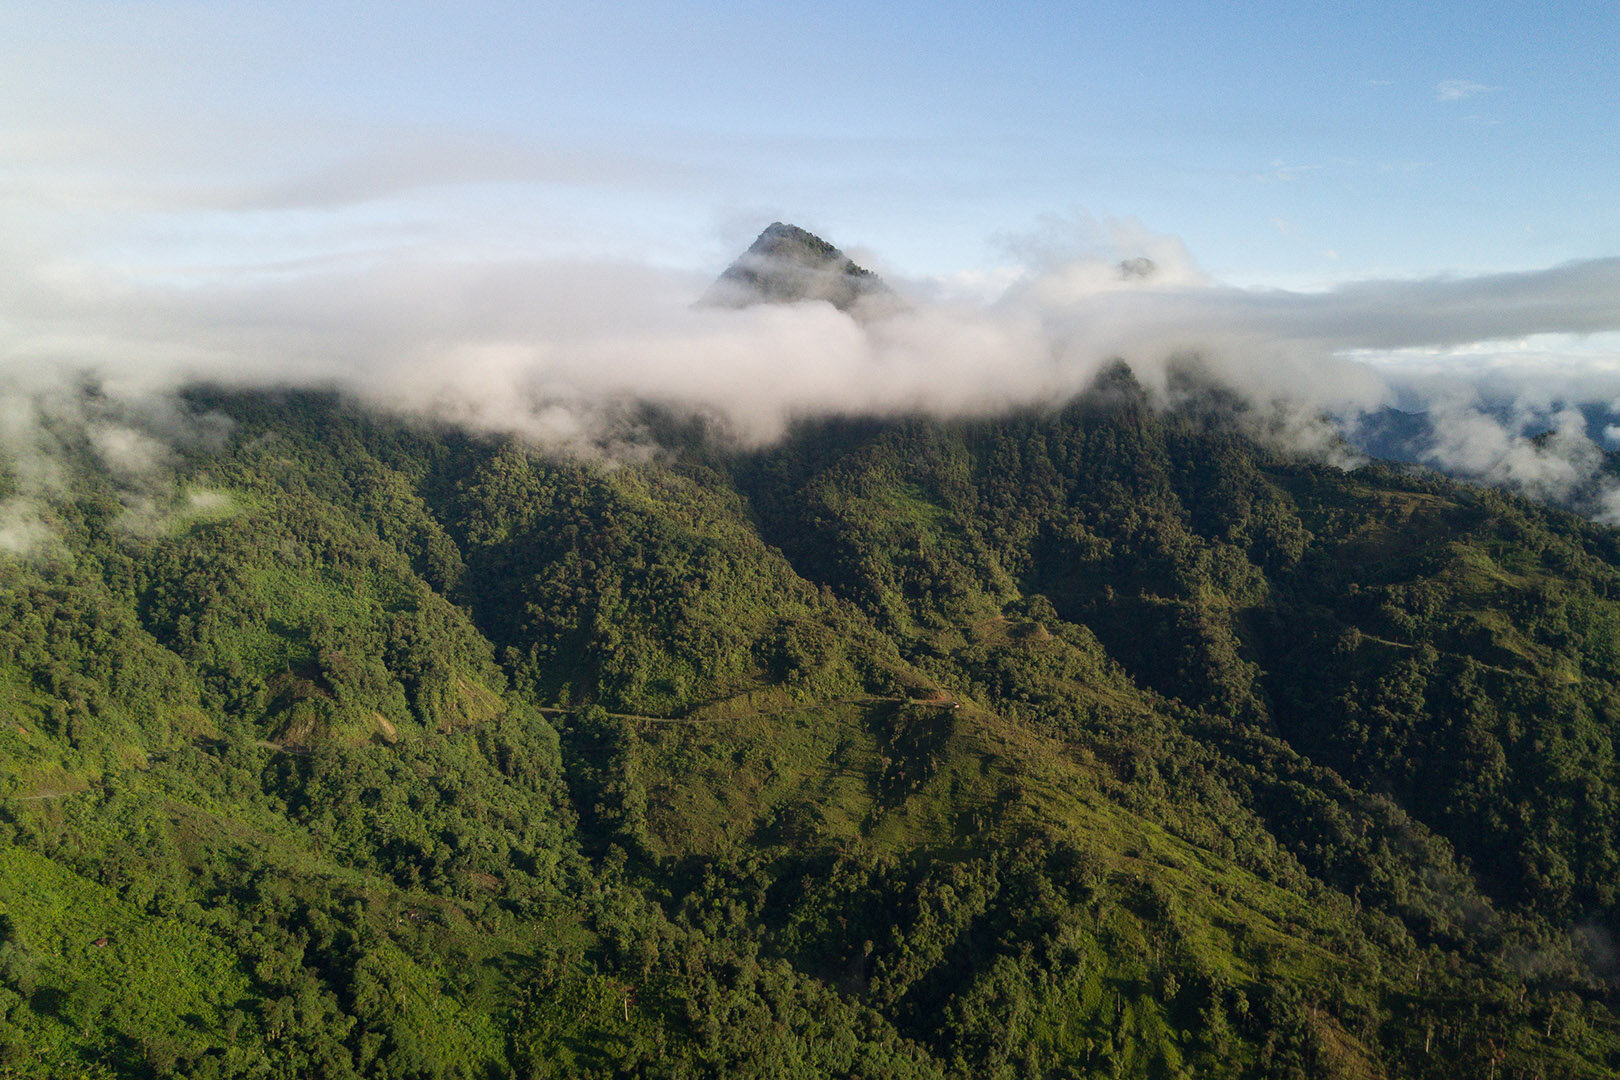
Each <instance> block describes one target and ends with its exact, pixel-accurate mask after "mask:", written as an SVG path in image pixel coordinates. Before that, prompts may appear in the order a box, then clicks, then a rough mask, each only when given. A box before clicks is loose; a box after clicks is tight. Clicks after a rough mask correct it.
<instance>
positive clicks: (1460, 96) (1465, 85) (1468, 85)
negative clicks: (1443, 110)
mask: <svg viewBox="0 0 1620 1080" xmlns="http://www.w3.org/2000/svg"><path fill="white" fill-rule="evenodd" d="M1495 89H1496V87H1494V86H1486V85H1485V84H1484V83H1477V82H1471V81H1469V80H1468V79H1446V80H1445V81H1443V82H1441V83H1440V84H1438V85H1437V86H1436V87H1435V88H1434V100H1436V101H1465V100H1467V99H1468V98H1471V97H1474V96H1476V95H1479V94H1488V93H1490V92H1491V91H1492V90H1495Z"/></svg>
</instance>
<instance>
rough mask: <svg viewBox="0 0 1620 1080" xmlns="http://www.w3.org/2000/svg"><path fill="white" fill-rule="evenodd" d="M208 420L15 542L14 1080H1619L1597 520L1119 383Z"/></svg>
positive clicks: (1610, 614) (0, 958)
mask: <svg viewBox="0 0 1620 1080" xmlns="http://www.w3.org/2000/svg"><path fill="white" fill-rule="evenodd" d="M192 406H193V407H194V408H195V409H196V410H198V411H209V412H217V413H221V414H224V415H228V416H230V417H232V418H233V420H234V427H233V428H232V433H231V436H230V438H229V440H228V441H227V442H226V443H225V444H224V445H223V446H222V447H220V448H218V449H194V450H190V451H188V452H187V455H188V456H187V457H186V458H185V460H184V461H183V463H182V464H181V466H180V467H179V470H178V474H177V475H176V477H175V478H174V481H173V483H174V487H173V491H172V492H171V493H170V495H169V496H168V501H167V502H166V503H164V504H163V505H161V506H159V507H158V508H157V509H156V510H153V509H151V508H147V509H146V510H145V511H143V512H144V514H145V516H144V517H142V518H141V519H140V521H139V522H137V521H136V519H135V518H133V517H132V516H131V513H130V511H129V510H127V509H126V506H125V503H126V501H127V500H121V497H120V495H121V493H120V489H119V486H118V485H119V481H118V478H117V477H116V476H114V475H111V474H109V473H107V472H105V471H104V470H102V469H101V468H100V467H99V466H97V465H96V464H95V462H94V459H92V458H89V457H86V458H85V459H84V460H83V461H80V462H78V463H77V464H76V465H75V466H74V478H73V481H72V483H71V484H70V485H69V486H67V487H66V488H64V490H63V491H62V493H61V494H60V495H59V496H58V497H57V498H56V499H55V501H54V503H53V504H52V506H51V507H49V508H48V513H49V517H50V520H51V524H52V526H53V527H54V529H55V530H56V535H57V537H58V543H57V546H56V547H55V548H53V549H51V550H49V551H46V552H43V553H42V554H41V555H39V556H37V557H35V558H33V559H32V560H25V561H17V560H12V561H8V562H6V563H5V564H3V565H0V605H3V606H0V610H4V611H6V612H7V613H8V614H7V617H6V618H5V620H4V623H3V626H0V693H3V695H4V697H3V699H0V700H4V701H5V703H6V708H7V713H6V723H5V724H4V725H3V726H0V765H3V767H4V769H5V776H4V780H3V783H4V792H3V793H4V795H5V799H4V800H3V802H0V827H3V829H4V835H5V836H6V838H7V840H6V843H7V846H6V848H5V849H4V851H0V918H3V922H0V984H3V987H0V1021H3V1025H4V1026H3V1027H0V1041H3V1044H4V1046H5V1047H6V1048H7V1053H8V1054H9V1057H8V1058H7V1059H6V1060H7V1067H8V1068H10V1069H12V1070H13V1071H14V1072H16V1073H18V1074H20V1075H35V1076H57V1075H73V1074H86V1075H129V1076H139V1075H169V1074H180V1075H199V1076H206V1075H219V1076H248V1075H288V1076H292V1075H298V1076H307V1075H324V1076H351V1075H353V1076H358V1075H366V1076H383V1075H398V1076H489V1075H570V1076H591V1075H600V1076H606V1075H630V1074H656V1075H668V1076H696V1075H770V1076H833V1075H839V1076H844V1075H869V1076H878V1075H884V1076H889V1075H898V1076H1006V1077H1013V1076H1030V1075H1064V1074H1075V1075H1135V1076H1155V1077H1157V1076H1180V1075H1199V1076H1204V1075H1210V1076H1286V1075H1298V1076H1307V1075H1308V1076H1343V1077H1366V1076H1395V1075H1399V1076H1436V1077H1439V1076H1455V1075H1459V1074H1479V1075H1487V1074H1488V1073H1489V1072H1490V1071H1491V1070H1492V1069H1498V1070H1500V1071H1501V1073H1502V1074H1503V1075H1523V1076H1530V1075H1542V1076H1599V1075H1608V1074H1610V1073H1612V1071H1613V1069H1614V1068H1615V1067H1616V1066H1617V1065H1620V1028H1617V1025H1616V1023H1615V1013H1614V1002H1615V999H1614V996H1613V995H1614V985H1613V975H1614V972H1613V970H1612V967H1611V966H1610V965H1611V964H1612V954H1611V953H1609V952H1607V951H1606V949H1605V948H1604V936H1603V935H1604V933H1605V930H1606V928H1607V927H1611V926H1614V925H1616V919H1617V916H1620V911H1617V910H1616V904H1617V899H1616V896H1615V894H1614V892H1613V886H1612V882H1613V880H1614V869H1615V857H1616V856H1615V852H1614V849H1613V841H1612V838H1613V837H1614V836H1615V835H1616V826H1617V824H1620V822H1617V820H1616V814H1617V808H1620V776H1617V775H1616V770H1615V765H1614V757H1613V752H1612V748H1613V739H1614V733H1615V729H1616V723H1617V720H1620V712H1617V711H1616V705H1617V702H1620V697H1617V696H1616V689H1617V687H1620V669H1617V666H1616V665H1617V664H1620V651H1617V649H1620V636H1617V635H1620V545H1617V543H1616V536H1617V534H1615V533H1614V532H1613V531H1612V530H1609V529H1606V528H1602V527H1598V526H1594V525H1590V524H1588V523H1586V522H1584V521H1581V520H1580V519H1577V518H1574V517H1571V516H1569V515H1566V514H1563V513H1560V512H1557V511H1552V510H1547V509H1543V508H1539V507H1535V506H1532V505H1530V504H1528V503H1525V502H1523V501H1521V500H1517V499H1514V498H1510V497H1507V496H1503V495H1500V494H1497V493H1494V492H1490V491H1484V490H1480V489H1475V488H1469V487H1465V486H1460V485H1456V484H1452V483H1449V482H1446V481H1442V480H1439V479H1435V478H1432V477H1415V476H1411V475H1407V474H1404V473H1401V472H1397V471H1393V470H1390V469H1388V468H1384V467H1376V466H1375V467H1370V468H1366V469H1362V470H1358V471H1356V472H1353V473H1343V472H1340V471H1338V470H1335V469H1332V468H1328V467H1325V466H1319V465H1314V464H1310V463H1305V462H1299V461H1294V460H1289V459H1285V458H1282V457H1279V456H1278V455H1277V454H1276V453H1274V452H1272V451H1268V450H1266V449H1263V448H1261V447H1259V446H1256V445H1254V444H1252V443H1250V442H1248V441H1246V440H1245V439H1244V438H1243V437H1242V436H1241V435H1239V434H1237V433H1235V431H1234V430H1231V429H1229V428H1228V427H1224V426H1222V425H1221V424H1220V423H1218V422H1217V421H1216V420H1214V419H1212V418H1211V417H1210V416H1208V415H1200V416H1198V417H1197V418H1195V417H1193V416H1191V415H1180V414H1165V413H1162V412H1159V411H1156V410H1155V409H1153V408H1152V407H1150V406H1149V404H1148V402H1147V400H1146V397H1145V395H1143V394H1142V393H1141V391H1140V390H1139V388H1137V387H1136V386H1135V383H1134V380H1133V379H1131V377H1130V374H1129V372H1128V371H1125V370H1123V369H1119V370H1115V371H1112V372H1109V373H1108V374H1107V375H1106V376H1105V379H1104V382H1103V383H1102V384H1101V385H1099V387H1098V388H1096V390H1095V391H1094V392H1093V393H1091V394H1089V395H1085V396H1083V397H1082V398H1080V399H1078V400H1076V401H1075V402H1072V403H1070V404H1068V405H1067V406H1065V407H1064V408H1062V409H1060V410H1056V411H1045V412H1030V413H1026V414H1022V415H1015V416H1009V417H1004V418H1000V419H995V420H984V421H974V422H961V423H940V422H936V421H931V420H925V419H917V418H906V419H897V420H893V421H862V422H854V421H825V422H817V423H807V424H804V425H802V426H800V427H799V428H797V429H796V430H795V431H794V432H792V433H791V434H790V436H789V437H788V438H787V439H786V440H784V441H783V442H782V443H780V444H778V445H776V446H774V447H769V448H766V449H762V450H754V451H747V452H739V451H737V450H735V449H733V448H730V447H727V446H725V445H722V444H709V443H704V442H701V441H693V440H691V439H687V440H685V441H683V442H681V443H680V444H678V445H676V444H672V445H670V446H668V447H666V448H664V450H663V452H662V454H661V456H660V457H659V458H658V459H657V460H655V461H652V462H648V463H642V464H621V465H618V466H615V467H604V466H596V465H587V464H582V463H578V462H571V461H565V460H558V459H555V458H550V457H547V456H545V455H541V454H538V453H535V452H533V451H529V450H526V449H524V448H523V447H521V446H519V445H515V444H511V443H507V442H503V441H483V440H478V439H473V438H470V437H468V436H466V435H463V434H459V433H456V432H452V431H435V430H432V429H427V428H423V427H421V426H416V425H410V424H405V423H400V422H396V421H392V420H388V419H386V418H382V417H378V416H375V415H371V414H368V413H367V412H365V411H364V410H362V409H360V408H358V407H355V406H352V405H350V404H347V403H345V402H343V401H341V400H339V399H336V398H333V397H330V396H322V395H308V394H305V395H297V394H293V395H251V394H227V393H222V392H217V391H198V392H196V393H195V394H194V395H193V397H192ZM201 493H206V494H207V497H206V498H202V497H201ZM199 506H205V507H207V511H206V512H201V511H199V510H198V509H197V508H198V507H199ZM154 514H155V515H156V517H155V518H154V516H153V515H154ZM154 520H155V524H154ZM137 525H138V527H137ZM102 939H105V944H101V942H102ZM115 988H125V989H127V991H128V992H127V993H123V994H116V993H114V992H113V990H114V989H115ZM137 1003H138V1005H137Z"/></svg>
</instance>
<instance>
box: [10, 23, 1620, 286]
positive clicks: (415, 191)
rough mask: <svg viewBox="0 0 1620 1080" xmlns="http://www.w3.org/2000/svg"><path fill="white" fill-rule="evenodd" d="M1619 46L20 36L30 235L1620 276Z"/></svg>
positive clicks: (1519, 35)
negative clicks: (1152, 238)
mask: <svg viewBox="0 0 1620 1080" xmlns="http://www.w3.org/2000/svg"><path fill="white" fill-rule="evenodd" d="M1617 41H1620V8H1617V7H1616V6H1615V5H1614V4H1612V3H1608V2H1595V3H1585V4H1559V3H1550V4H1549V3H1537V4H1509V5H1500V4H1497V5H1493V4H1477V3H1430V4H1422V5H1417V4H1405V3H1401V4H1396V3H1384V4H1314V3H1306V4H1301V3H1297V2H1296V3H1268V2H1260V3H1249V4H1196V3H1186V2H1181V3H1163V2H1152V0H1139V2H1132V3H1128V4H1094V3H1090V4H1088V3H1064V4H1053V3H1025V4H1014V5H991V4H980V3H959V2H934V3H928V4H914V3H887V4H880V5H879V4H870V3H861V4H855V3H822V4H804V3H794V4H780V3H759V2H748V0H744V2H728V3H726V4H707V3H684V4H670V3H648V2H644V0H643V2H627V3H620V4H612V5H608V4H597V3H593V4H578V3H572V2H568V0H561V2H558V0H553V2H548V3H545V4H532V3H511V4H491V3H479V2H472V3H459V4H445V3H423V2H420V0H417V2H410V0H407V2H403V3H398V4H392V5H386V6H383V5H376V4H371V3H365V4H353V3H342V2H323V3H319V4H306V3H299V2H280V3H265V2H255V3H226V2H220V3H185V4H183V3H165V2H141V3H129V2H120V3H97V4H87V3H79V2H75V0H53V2H50V3H43V2H35V3H28V2H22V3H13V4H8V5H5V6H4V9H3V10H0V117H4V121H3V125H0V200H3V201H0V213H3V214H4V215H5V216H4V218H3V219H0V221H3V222H4V223H5V224H6V225H7V226H8V227H9V228H12V229H14V230H21V231H22V232H23V233H25V234H27V233H34V234H36V235H37V236H38V237H39V240H40V242H41V243H42V244H46V243H49V244H52V245H55V248H54V253H65V252H66V251H69V250H72V251H77V252H81V253H87V254H91V255H93V256H94V257H95V258H96V259H98V260H102V261H104V262H106V263H109V264H115V265H140V266H143V267H153V268H161V269H163V270H165V271H166V272H170V273H173V274H175V275H180V276H183V275H185V274H188V273H189V274H207V273H210V272H214V270H215V269H216V268H220V267H232V268H236V269H238V270H240V269H243V268H249V267H260V266H265V265H268V264H273V263H290V262H294V261H296V260H301V259H332V258H364V257H367V256H376V255H378V254H380V253H385V252H387V251H390V250H395V249H400V248H407V247H413V246H415V247H420V246H423V245H435V246H440V247H444V246H451V247H456V248H459V249H463V250H464V251H465V252H466V253H468V254H469V255H470V256H476V255H478V254H479V253H481V252H487V251H490V250H496V251H503V252H513V251H516V252H521V253H525V254H529V255H537V256H559V255H567V256H586V257H596V256H611V257H624V258H637V259H646V260H652V261H654V262H657V263H660V264H666V265H674V266H683V267H691V268H707V269H710V270H713V269H718V268H719V267H722V266H724V264H725V262H726V261H728V260H729V258H730V257H731V256H732V255H733V254H734V253H735V252H736V251H737V250H739V249H740V247H742V246H745V245H746V243H747V242H748V240H749V239H751V238H752V236H753V235H754V234H755V233H756V232H757V231H758V230H759V228H761V227H762V226H763V225H765V224H767V223H768V222H769V221H771V220H774V219H778V218H780V219H784V220H789V221H793V222H796V223H799V224H802V225H805V226H806V227H808V228H811V229H812V230H816V231H820V232H822V233H823V234H824V235H826V236H827V237H828V238H829V239H832V240H833V241H834V242H835V243H838V244H840V245H841V246H844V247H846V248H852V249H854V250H856V251H857V252H859V253H860V254H862V255H864V256H865V257H867V258H868V259H869V260H871V261H873V262H874V263H876V264H878V265H879V266H880V267H882V268H886V269H889V270H891V271H892V272H894V273H896V274H899V275H908V276H912V277H919V278H929V277H938V278H947V279H948V278H951V277H952V276H953V275H955V276H960V277H961V279H962V280H969V279H971V278H972V276H973V275H975V274H982V273H987V272H993V271H996V270H998V269H1002V268H1005V267H1006V266H1008V265H1010V264H1016V263H1018V262H1019V260H1020V258H1021V257H1022V256H1024V255H1026V254H1027V251H1028V248H1029V246H1030V240H1031V238H1032V237H1042V238H1045V239H1046V241H1047V242H1050V240H1051V238H1052V237H1053V236H1059V237H1062V236H1066V237H1067V238H1068V240H1069V241H1070V242H1071V243H1072V244H1074V245H1077V246H1084V245H1085V244H1086V243H1088V242H1089V241H1090V240H1091V239H1093V238H1094V235H1095V233H1096V231H1097V223H1107V222H1110V221H1127V222H1134V223H1137V224H1139V225H1140V226H1141V227H1142V228H1144V229H1146V230H1149V231H1152V232H1154V233H1159V234H1168V235H1174V236H1176V237H1179V238H1180V239H1181V240H1182V241H1183V242H1184V244H1185V245H1186V247H1187V248H1188V250H1189V251H1190V252H1191V253H1192V254H1193V256H1194V257H1195V258H1196V259H1197V260H1198V262H1199V265H1200V266H1201V267H1202V268H1203V269H1205V270H1206V271H1207V272H1209V273H1210V274H1211V275H1212V276H1214V277H1216V278H1218V279H1219V280H1222V281H1225V282H1229V283H1233V284H1240V285H1269V286H1277V287H1289V288H1320V287H1323V286H1327V285H1331V284H1333V283H1336V282H1343V281H1352V280H1357V279H1361V278H1365V277H1408V276H1426V275H1433V274H1441V273H1452V274H1470V273H1486V272H1494V271H1506V270H1517V269H1528V268H1532V267H1541V266H1550V265H1553V264H1557V263H1560V262H1564V261H1568V260H1572V259H1581V258H1593V257H1602V256H1607V255H1613V254H1616V253H1620V140H1617V139H1615V138H1614V135H1613V133H1614V132H1615V131H1617V130H1620V49H1616V48H1615V47H1614V45H1615V43H1616V42H1617ZM64 233H66V234H70V236H69V237H67V238H64V236H63V234H64ZM69 239H71V241H72V242H73V243H75V244H77V245H78V246H77V247H74V248H69V247H67V243H68V240H69Z"/></svg>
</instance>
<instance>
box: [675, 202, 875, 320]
mask: <svg viewBox="0 0 1620 1080" xmlns="http://www.w3.org/2000/svg"><path fill="white" fill-rule="evenodd" d="M802 300H825V301H826V302H827V303H829V304H832V305H833V306H834V307H836V308H838V309H839V310H841V311H848V312H851V313H854V312H855V311H856V309H857V308H858V307H859V308H866V307H868V306H869V304H870V303H871V302H872V301H877V302H879V303H881V304H893V303H894V302H895V296H894V293H893V292H892V291H890V289H889V287H888V286H887V285H885V284H884V283H883V279H882V278H880V277H878V276H877V275H876V274H874V273H873V272H872V271H870V270H868V269H866V268H865V267H864V266H859V265H857V264H856V263H855V261H854V260H852V259H850V258H849V256H847V255H845V254H844V253H843V252H842V251H840V250H838V248H836V247H834V246H833V245H832V244H829V243H828V242H827V241H825V240H823V239H822V238H821V237H819V236H817V235H816V234H815V233H812V232H810V231H809V230H807V229H801V228H799V227H798V226H797V225H789V224H786V223H785V222H781V221H773V222H771V223H770V224H769V225H767V226H766V227H765V231H764V232H761V233H760V234H759V238H758V239H756V240H755V241H754V242H753V243H752V244H751V245H749V248H748V250H747V251H745V252H743V253H742V254H741V255H740V256H738V257H737V260H736V261H735V262H733V263H732V264H731V265H730V266H728V267H726V270H725V273H723V274H721V275H720V277H719V278H718V279H717V280H716V281H715V283H714V285H713V286H711V287H710V289H709V291H708V293H707V294H706V295H705V296H704V298H703V302H704V303H705V304H709V305H712V306H715V307H748V306H749V305H751V304H761V303H778V304H790V303H795V302H798V301H802Z"/></svg>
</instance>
